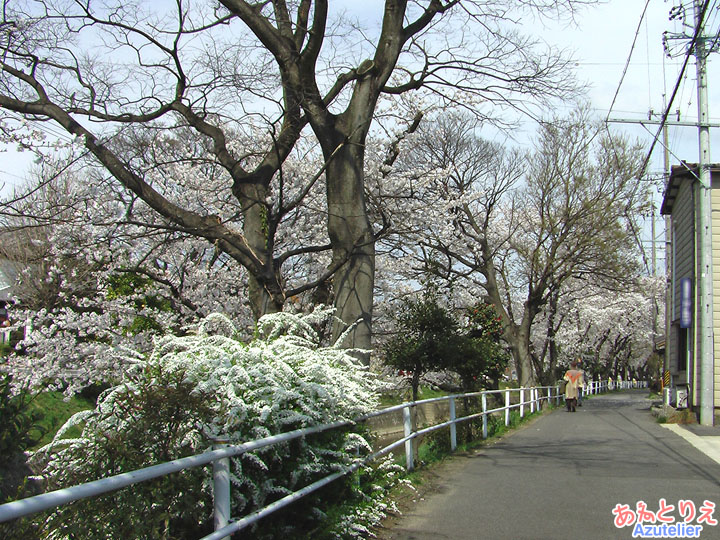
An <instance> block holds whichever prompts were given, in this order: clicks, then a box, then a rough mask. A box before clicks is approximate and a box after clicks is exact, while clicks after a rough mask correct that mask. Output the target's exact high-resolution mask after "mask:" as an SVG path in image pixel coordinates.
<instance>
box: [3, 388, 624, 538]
mask: <svg viewBox="0 0 720 540" xmlns="http://www.w3.org/2000/svg"><path fill="white" fill-rule="evenodd" d="M609 388H613V385H612V384H610V383H609V381H593V382H590V383H589V384H588V385H586V393H589V394H597V393H600V392H602V391H607V390H608V389H609ZM516 392H517V393H518V399H517V402H516V403H513V402H512V401H513V400H512V399H511V396H512V394H513V393H516ZM492 394H498V395H502V396H503V398H504V406H502V407H496V408H494V409H488V408H487V402H488V400H487V397H488V395H492ZM478 396H479V397H480V403H481V410H480V411H479V412H477V413H474V414H469V415H466V416H462V417H457V415H456V406H455V405H456V401H457V400H458V399H466V398H472V397H478ZM561 397H562V396H561V395H560V393H559V389H558V387H557V386H543V387H533V388H508V389H504V390H485V391H482V392H473V393H469V394H458V395H450V396H443V397H438V398H432V399H426V400H420V401H412V402H408V403H403V404H401V405H396V406H394V407H388V408H386V409H382V410H379V411H374V412H371V413H369V414H366V415H363V416H361V417H359V418H356V419H355V420H352V421H341V422H335V423H332V424H324V425H320V426H314V427H310V428H303V429H298V430H295V431H289V432H287V433H282V434H279V435H273V436H270V437H265V438H263V439H258V440H255V441H250V442H247V443H243V444H238V445H230V444H228V441H226V440H221V439H216V440H214V441H213V449H212V450H210V451H207V452H204V453H202V454H197V455H193V456H188V457H185V458H181V459H177V460H174V461H170V462H167V463H161V464H158V465H153V466H150V467H146V468H143V469H138V470H136V471H131V472H127V473H122V474H118V475H115V476H111V477H108V478H102V479H99V480H95V481H93V482H88V483H85V484H80V485H77V486H72V487H69V488H65V489H59V490H56V491H52V492H49V493H43V494H42V495H36V496H35V497H29V498H27V499H21V500H18V501H14V502H10V503H7V504H3V505H0V522H3V521H8V520H11V519H16V518H20V517H23V516H27V515H30V514H34V513H37V512H41V511H43V510H49V509H51V508H55V507H58V506H62V505H64V504H68V503H70V502H73V501H77V500H80V499H86V498H90V497H97V496H99V495H102V494H105V493H109V492H112V491H116V490H118V489H121V488H124V487H128V486H131V485H134V484H138V483H140V482H145V481H147V480H152V479H153V478H159V477H161V476H166V475H169V474H172V473H175V472H179V471H182V470H184V469H190V468H194V467H200V466H203V465H207V464H210V463H212V465H213V499H214V526H215V532H214V533H212V534H210V535H208V536H206V537H204V538H203V539H202V540H219V539H224V538H229V535H230V534H232V533H235V532H237V531H240V530H242V529H244V528H246V527H248V526H250V525H252V524H253V523H255V522H257V521H259V520H260V519H262V518H263V517H265V516H267V515H269V514H271V513H273V512H275V511H277V510H279V509H281V508H284V507H285V506H288V505H289V504H292V503H293V502H295V501H296V500H298V499H300V498H302V497H304V496H305V495H308V494H310V493H312V492H314V491H316V490H318V489H320V488H321V487H323V486H325V485H327V484H329V483H331V482H333V481H335V480H337V479H338V478H341V477H343V476H345V475H347V474H351V473H353V472H355V471H357V470H358V469H360V467H362V466H364V465H365V464H367V463H369V462H371V461H374V460H375V459H377V458H379V457H381V456H383V455H385V454H388V453H389V452H391V451H392V450H393V449H395V448H397V447H399V446H403V445H404V447H405V464H406V468H407V469H408V470H413V469H414V461H413V460H414V458H413V456H414V452H413V450H414V448H413V444H414V443H413V441H414V440H415V439H417V438H418V437H420V436H422V435H426V434H428V433H431V432H433V431H437V430H439V429H443V428H445V427H449V428H450V447H451V449H452V450H455V449H456V448H457V424H459V423H461V422H466V421H469V420H473V419H477V418H482V426H483V427H482V437H483V438H487V436H488V416H489V415H491V414H498V413H504V421H505V425H506V426H507V425H508V424H509V423H510V411H511V410H512V409H518V410H519V412H520V416H521V417H523V416H524V415H525V411H526V410H529V412H530V413H533V412H536V411H538V410H540V408H541V407H542V403H543V402H547V403H550V402H551V401H552V400H555V403H556V404H558V403H559V402H560V399H561ZM443 400H447V401H448V403H449V408H450V415H449V416H450V418H449V420H448V421H447V422H443V423H440V424H436V425H433V426H429V427H425V428H423V429H419V430H414V429H413V427H412V410H413V409H414V408H415V407H417V406H418V405H420V404H423V403H432V402H437V401H443ZM398 410H402V413H403V424H404V436H403V437H402V438H401V439H398V440H397V441H395V442H393V443H392V444H389V445H387V446H385V447H384V448H382V449H381V450H378V451H377V452H375V453H373V454H371V455H369V456H367V457H365V458H364V459H362V460H359V461H357V462H355V463H354V464H353V465H351V466H349V467H347V468H346V469H345V470H343V471H339V472H336V473H333V474H331V475H328V476H326V477H324V478H321V479H320V480H317V481H316V482H314V483H312V484H310V485H308V486H306V487H304V488H303V489H301V490H299V491H296V492H294V493H291V494H289V495H287V496H285V497H283V498H282V499H279V500H277V501H275V502H274V503H272V504H270V505H268V506H266V507H265V508H262V509H260V510H258V511H256V512H254V513H252V514H249V515H247V516H245V517H243V518H241V519H238V520H235V521H233V520H231V517H230V458H231V457H233V456H239V455H241V454H244V453H246V452H252V451H254V450H259V449H260V448H265V447H268V446H272V445H275V444H278V443H282V442H287V441H291V440H293V439H296V438H299V437H305V436H307V435H312V434H314V433H321V432H323V431H328V430H331V429H337V428H340V427H347V426H351V425H354V424H357V423H360V422H364V421H366V420H368V419H370V418H373V417H376V416H381V415H384V414H388V413H391V412H394V411H398Z"/></svg>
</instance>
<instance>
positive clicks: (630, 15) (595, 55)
mask: <svg viewBox="0 0 720 540" xmlns="http://www.w3.org/2000/svg"><path fill="white" fill-rule="evenodd" d="M334 2H335V6H336V8H339V9H344V10H347V11H348V12H349V13H348V14H349V15H351V16H357V17H358V18H359V19H361V20H362V19H366V20H367V19H371V20H377V18H378V17H379V14H380V13H381V10H382V4H383V2H382V0H365V1H363V2H357V1H356V0H334ZM331 5H332V4H331ZM682 5H683V4H682V2H680V0H606V1H604V2H601V3H600V4H599V5H596V6H592V7H587V8H584V9H582V10H581V11H580V12H579V13H578V15H577V17H576V19H575V21H574V24H570V23H569V22H567V21H565V22H562V23H556V22H552V21H544V22H543V23H542V24H540V23H538V21H530V22H529V23H528V24H527V25H526V26H527V28H526V30H527V32H528V33H532V34H534V35H537V36H538V37H540V38H541V39H543V40H545V41H546V42H547V43H548V44H551V45H555V46H557V47H560V48H562V49H566V50H567V51H568V52H569V53H571V54H572V56H573V57H574V59H575V60H576V62H575V67H576V76H577V77H578V78H579V79H580V80H582V81H585V82H587V83H588V85H589V93H588V98H589V100H590V103H591V106H592V108H593V109H594V110H595V111H596V112H597V115H598V116H599V117H600V118H606V117H607V118H609V119H610V120H611V122H610V129H611V130H613V131H621V132H624V133H627V134H628V135H631V136H634V137H638V138H639V139H640V140H641V141H642V142H643V143H645V144H647V145H648V146H649V145H650V143H651V141H652V140H653V137H654V136H655V134H656V132H657V126H655V125H648V126H647V128H643V127H642V126H640V125H637V124H625V123H618V122H614V121H612V120H615V119H636V120H640V119H647V118H648V116H649V114H650V111H653V112H654V114H655V118H656V119H657V118H658V117H659V115H660V114H661V113H662V111H663V108H664V103H665V100H666V97H665V96H669V95H670V94H671V93H672V90H673V88H674V87H675V84H676V81H677V80H678V74H679V73H680V66H681V65H682V63H683V60H684V50H685V49H684V48H683V46H682V43H683V42H682V41H681V40H673V44H674V45H673V51H674V53H675V54H674V56H673V57H672V58H670V57H667V56H666V55H665V52H664V48H663V40H662V37H663V32H665V31H669V32H671V33H674V34H680V33H682V32H685V33H689V32H691V31H692V28H690V27H689V26H687V27H683V26H682V24H681V23H680V22H678V21H677V20H675V21H670V20H669V17H668V15H669V12H670V10H671V9H673V8H674V7H676V6H682ZM685 6H686V10H685V12H686V21H687V22H688V23H690V24H692V21H693V17H692V13H693V10H692V1H686V2H685ZM644 10H646V13H645V16H644V17H643V11H644ZM708 21H709V28H710V31H711V32H712V31H714V32H717V29H718V27H720V1H716V2H712V3H711V9H710V10H709V15H708ZM631 51H632V54H631ZM717 56H718V55H717V53H715V54H711V55H710V57H709V61H708V80H709V96H710V119H711V122H720V92H719V91H717V89H716V88H714V87H713V86H714V85H715V84H720V77H719V76H718V75H720V72H719V71H718V69H719V67H718V66H720V64H718V60H717V58H716V57H717ZM628 58H630V63H629V64H627V68H626V63H627V61H628ZM624 71H625V74H624V76H623V72H624ZM695 73H696V72H695V62H694V61H691V62H690V63H689V65H688V69H687V71H686V73H685V74H684V76H683V77H682V80H681V84H680V86H679V91H678V94H677V98H676V100H675V102H674V104H673V106H672V111H673V117H674V118H677V115H676V114H675V111H676V110H678V111H679V114H680V119H681V120H683V121H694V120H695V119H696V118H697V104H696V96H697V94H696V88H695V86H696V85H695V80H696V76H695ZM535 128H536V126H535V125H533V123H532V122H528V124H526V126H525V128H524V129H525V131H526V134H527V138H526V140H528V141H529V139H530V137H531V136H532V132H533V131H534V129H535ZM710 132H711V159H712V158H713V156H715V160H717V161H720V130H718V129H711V130H710ZM669 146H670V152H671V162H672V163H678V161H679V160H680V159H684V160H687V161H693V162H694V161H697V159H698V136H697V129H696V128H692V127H682V128H681V127H677V128H675V127H673V128H670V145H669ZM32 158H33V156H31V155H30V154H29V153H21V154H18V153H17V152H14V151H13V149H12V148H10V149H6V151H5V152H4V153H2V154H0V182H2V183H3V184H5V189H4V192H5V193H7V192H8V188H10V187H11V186H13V185H18V184H22V178H23V177H24V176H25V175H26V173H27V171H28V169H29V167H30V164H31V162H32ZM662 169H663V152H662V145H661V144H657V145H656V146H655V150H654V152H653V155H652V159H651V161H650V165H649V172H650V173H652V174H654V175H660V174H661V173H662ZM661 184H662V181H661V180H659V181H658V185H657V189H656V195H657V206H658V207H659V206H660V202H661V197H662V193H661V192H662V185H661ZM661 222H662V220H659V221H658V223H659V224H660V225H661ZM659 227H660V228H659V229H658V230H657V237H660V236H661V235H662V234H663V232H662V227H661V226H659ZM646 240H647V241H648V243H649V239H646Z"/></svg>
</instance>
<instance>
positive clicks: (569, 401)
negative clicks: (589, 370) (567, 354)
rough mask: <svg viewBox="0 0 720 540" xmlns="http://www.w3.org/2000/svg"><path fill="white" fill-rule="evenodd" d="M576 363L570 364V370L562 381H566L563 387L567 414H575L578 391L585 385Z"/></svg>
mask: <svg viewBox="0 0 720 540" xmlns="http://www.w3.org/2000/svg"><path fill="white" fill-rule="evenodd" d="M577 366H578V365H577V362H575V361H573V362H571V363H570V369H568V370H567V372H566V373H565V376H564V377H563V379H564V380H565V381H567V384H566V385H565V406H566V407H567V410H568V412H575V408H576V407H577V400H578V394H579V389H580V388H581V387H582V385H583V384H585V380H584V378H583V372H582V371H580V370H579V369H578V368H577Z"/></svg>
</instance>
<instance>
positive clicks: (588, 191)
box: [414, 111, 646, 384]
mask: <svg viewBox="0 0 720 540" xmlns="http://www.w3.org/2000/svg"><path fill="white" fill-rule="evenodd" d="M463 125H465V129H459V126H463ZM423 156H425V158H426V160H427V161H434V162H435V163H437V164H438V166H439V168H440V169H443V170H444V171H446V172H445V176H444V177H443V179H441V180H440V181H438V182H436V183H435V184H433V185H431V186H429V187H428V188H427V189H425V190H422V192H420V191H419V192H418V196H419V197H422V198H424V200H425V201H426V202H427V203H428V207H430V206H433V207H435V208H437V209H438V211H439V212H440V213H441V214H444V215H445V216H446V217H445V226H444V227H441V226H436V225H435V223H438V222H441V221H438V222H433V225H434V226H433V227H432V228H430V229H428V230H427V231H426V234H427V239H426V240H425V241H424V243H423V249H422V250H420V251H419V252H418V253H417V254H416V256H417V258H418V260H419V262H420V263H421V264H422V267H423V268H424V269H425V270H426V271H432V272H434V273H435V274H437V275H439V276H443V277H445V279H447V280H449V281H453V282H455V283H458V284H465V283H473V284H474V285H475V287H476V290H478V294H480V295H482V297H483V298H484V300H485V301H487V302H489V303H491V304H492V305H493V306H494V307H495V309H496V310H497V312H498V314H499V315H500V317H501V318H502V321H503V327H504V338H505V340H506V341H507V343H508V345H509V347H510V349H511V351H512V354H513V357H514V359H515V364H516V369H517V372H518V378H519V380H520V382H521V383H522V384H533V383H534V382H535V381H536V380H537V378H538V377H543V375H544V371H543V370H542V369H541V367H540V366H536V370H534V369H533V365H532V353H531V338H532V329H533V323H534V322H535V319H536V317H537V316H538V315H539V314H540V313H541V311H542V310H543V309H544V308H545V306H547V305H548V303H550V305H551V306H550V309H552V303H553V302H556V301H557V299H558V298H559V297H560V296H561V295H562V294H563V286H564V285H565V284H566V283H568V282H569V281H570V280H576V281H578V282H592V283H596V284H605V286H607V287H610V286H617V284H618V283H620V282H628V281H632V280H633V279H634V278H635V277H636V276H637V275H638V265H637V263H636V261H637V258H636V257H635V252H634V245H635V244H634V240H633V235H632V232H633V231H634V230H635V229H634V220H635V219H636V218H637V216H638V215H639V212H640V211H641V210H642V208H643V207H644V205H645V204H646V195H645V194H644V192H643V188H642V186H641V184H640V183H639V182H637V181H636V178H637V176H638V174H639V173H640V171H638V170H637V167H638V164H639V163H641V162H642V159H640V157H641V156H640V149H639V147H638V146H637V145H635V144H632V143H630V142H629V141H627V140H625V139H623V138H619V137H613V136H611V135H609V134H608V133H606V131H605V130H604V129H603V128H602V127H601V126H600V125H597V124H595V123H593V122H591V121H590V119H589V118H588V115H587V113H586V112H583V111H580V112H578V113H577V114H576V115H575V116H574V118H573V119H570V120H565V119H556V120H555V121H553V122H552V123H547V124H545V125H544V126H543V127H542V130H541V133H540V135H539V138H538V141H537V143H536V148H535V150H534V152H532V153H531V154H529V155H527V156H522V155H520V154H515V155H509V154H508V153H507V151H505V150H504V149H502V148H500V147H498V146H497V145H492V144H490V143H487V142H486V141H483V140H481V139H478V137H477V136H476V135H475V134H474V131H473V128H472V126H468V124H467V122H465V121H463V120H459V121H458V120H457V119H452V118H450V119H449V120H447V121H445V122H442V121H441V122H440V123H439V124H438V126H437V127H436V128H434V129H431V130H430V131H429V132H428V133H427V134H426V135H425V136H424V138H423V140H422V145H420V146H419V147H418V151H417V152H416V154H415V156H414V159H415V160H422V159H423ZM431 201H432V204H430V202H431ZM426 217H427V215H426ZM440 217H441V216H440ZM458 286H460V285H458ZM463 286H464V287H466V288H467V285H463Z"/></svg>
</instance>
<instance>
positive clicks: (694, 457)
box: [379, 390, 720, 540]
mask: <svg viewBox="0 0 720 540" xmlns="http://www.w3.org/2000/svg"><path fill="white" fill-rule="evenodd" d="M647 395H648V391H647V390H631V391H625V392H618V393H610V394H606V395H602V396H593V397H592V398H591V399H588V400H586V401H585V402H584V404H583V407H580V408H578V410H577V412H575V413H568V412H566V411H565V410H564V409H558V410H556V411H554V412H552V413H550V414H547V415H544V416H542V417H540V418H537V419H536V420H534V421H531V422H530V423H529V424H528V425H526V426H525V427H522V428H520V429H519V430H517V431H515V432H513V433H512V434H510V435H509V436H506V437H504V438H503V439H501V440H499V441H498V442H497V443H495V444H491V445H488V446H486V447H483V448H482V449H480V450H478V451H476V452H475V453H473V454H471V455H467V456H458V457H456V458H454V459H453V460H452V462H451V463H450V464H448V465H447V466H443V467H442V471H443V474H444V476H443V478H442V480H441V481H440V482H439V483H438V485H437V489H436V490H435V491H434V492H433V493H431V494H425V495H424V498H423V500H419V501H418V502H417V504H416V506H414V508H412V509H410V510H406V511H405V513H404V515H403V516H402V517H401V518H400V519H399V520H396V522H395V524H394V526H393V527H392V528H390V529H386V530H382V531H380V534H379V536H380V538H382V539H383V540H385V539H387V540H391V539H392V540H431V539H432V540H440V539H453V540H462V539H478V538H488V539H494V540H495V539H498V540H500V539H508V540H523V539H528V540H544V539H547V540H564V539H568V540H570V539H572V540H593V539H631V538H648V537H655V536H647V535H648V534H651V535H655V534H656V533H657V534H659V535H660V536H661V537H665V538H668V537H669V538H683V537H696V538H703V539H720V525H713V520H714V519H715V520H719V519H720V509H718V510H713V509H712V505H718V504H720V462H718V461H716V460H715V459H714V458H713V456H712V455H711V453H708V452H707V451H705V450H703V451H701V450H700V449H698V448H696V446H697V445H696V444H695V443H696V442H697V441H696V440H695V439H693V438H692V437H689V438H688V437H684V436H682V433H680V431H683V432H685V431H687V430H684V428H679V431H678V428H673V429H674V430H673V429H668V428H665V427H663V425H661V424H658V423H657V422H656V421H655V418H654V417H653V416H652V415H651V414H650V406H651V402H650V400H649V399H647V397H646V396H647ZM696 431H698V430H696ZM690 433H691V435H694V436H696V437H697V438H698V439H700V437H701V436H702V435H703V434H704V435H709V434H710V433H706V432H704V433H699V434H698V433H692V432H690ZM713 434H714V433H713ZM711 440H712V438H706V439H705V441H706V442H708V443H709V442H711ZM718 441H720V439H718ZM711 450H712V448H711ZM717 456H720V453H718V454H717ZM661 499H664V501H661ZM680 501H685V502H682V503H681V502H680ZM687 501H692V502H687ZM663 503H664V506H665V510H666V511H665V512H662V513H661V517H662V518H663V519H664V520H666V523H665V525H666V528H665V529H662V528H661V525H662V524H661V522H660V521H656V523H655V525H657V526H658V528H655V529H650V528H648V525H651V523H650V515H649V514H648V512H650V513H652V514H653V515H654V516H653V517H655V518H657V514H656V513H657V512H658V510H660V508H661V504H663ZM618 505H621V506H618ZM622 505H627V507H623V506H622ZM643 505H645V506H646V507H647V512H645V514H644V515H645V523H643V524H642V527H643V528H642V530H641V531H640V536H638V535H637V533H638V529H637V519H635V520H634V521H633V522H631V521H630V520H627V518H628V516H629V514H628V513H627V512H626V511H625V510H626V509H629V510H631V511H632V512H633V513H634V515H635V516H637V515H638V512H637V511H638V510H642V509H643ZM620 510H623V511H622V512H620ZM711 510H712V511H711ZM691 511H694V512H695V513H694V515H693V514H691ZM620 514H622V516H623V517H624V518H626V522H625V523H626V526H624V527H620V528H618V526H617V523H616V520H620ZM703 514H705V515H706V517H704V518H701V517H700V516H701V515H703ZM691 526H692V529H691V528H690V527H691ZM699 527H701V528H699ZM634 533H635V534H636V535H635V536H633V534H634ZM683 535H684V536H683ZM695 535H697V536H695Z"/></svg>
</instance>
